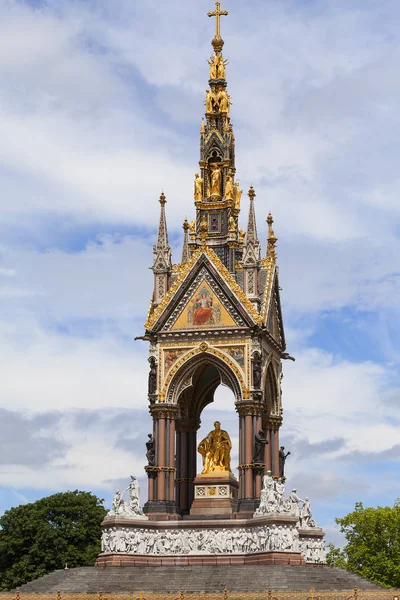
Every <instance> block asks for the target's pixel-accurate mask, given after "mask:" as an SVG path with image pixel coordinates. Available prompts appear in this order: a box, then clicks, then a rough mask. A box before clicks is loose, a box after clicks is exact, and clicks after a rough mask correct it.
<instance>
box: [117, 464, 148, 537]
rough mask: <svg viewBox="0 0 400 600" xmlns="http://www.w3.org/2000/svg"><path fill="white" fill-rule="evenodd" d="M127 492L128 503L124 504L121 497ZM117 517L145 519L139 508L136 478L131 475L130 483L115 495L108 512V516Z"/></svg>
mask: <svg viewBox="0 0 400 600" xmlns="http://www.w3.org/2000/svg"><path fill="white" fill-rule="evenodd" d="M127 491H129V503H127V502H125V501H124V499H123V495H124V493H125V492H127ZM117 515H121V516H124V517H130V518H133V519H147V517H146V516H145V515H144V514H143V511H142V509H141V507H140V492H139V484H138V481H137V479H136V477H134V476H133V475H131V481H130V483H129V485H128V487H127V488H126V489H125V490H124V491H123V492H122V494H121V492H120V491H119V490H118V491H117V492H116V493H115V496H114V498H113V502H112V508H111V510H110V511H109V513H108V516H109V517H115V516H117ZM122 543H123V542H122Z"/></svg>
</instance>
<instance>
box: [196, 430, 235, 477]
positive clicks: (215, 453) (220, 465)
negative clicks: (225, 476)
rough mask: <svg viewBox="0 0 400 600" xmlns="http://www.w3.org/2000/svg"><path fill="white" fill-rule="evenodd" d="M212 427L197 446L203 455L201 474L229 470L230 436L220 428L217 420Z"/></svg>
mask: <svg viewBox="0 0 400 600" xmlns="http://www.w3.org/2000/svg"><path fill="white" fill-rule="evenodd" d="M214 428H215V429H213V431H210V433H209V434H208V435H207V436H206V437H205V438H204V440H202V441H201V442H200V444H199V446H198V448H197V450H198V452H199V453H200V454H201V456H202V457H203V470H202V472H201V474H202V475H207V474H209V473H217V472H228V473H230V471H231V449H232V442H231V438H230V437H229V434H228V432H227V431H224V429H221V423H220V422H219V421H216V422H215V423H214Z"/></svg>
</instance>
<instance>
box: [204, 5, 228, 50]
mask: <svg viewBox="0 0 400 600" xmlns="http://www.w3.org/2000/svg"><path fill="white" fill-rule="evenodd" d="M207 15H208V16H209V17H215V21H216V22H215V37H214V39H213V41H212V42H211V43H212V45H213V48H214V50H215V52H221V50H222V48H223V45H224V40H223V39H222V37H221V17H225V16H227V15H229V13H228V11H227V10H221V2H215V10H213V11H210V12H208V13H207Z"/></svg>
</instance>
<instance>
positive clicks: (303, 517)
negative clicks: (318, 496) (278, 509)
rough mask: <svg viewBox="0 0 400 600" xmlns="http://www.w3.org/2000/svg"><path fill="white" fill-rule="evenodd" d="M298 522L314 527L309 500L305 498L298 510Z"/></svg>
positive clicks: (303, 525)
mask: <svg viewBox="0 0 400 600" xmlns="http://www.w3.org/2000/svg"><path fill="white" fill-rule="evenodd" d="M300 522H301V526H302V527H315V525H316V524H315V521H314V519H313V518H312V513H311V505H310V500H309V499H308V498H305V500H304V503H303V506H302V507H301V510H300Z"/></svg>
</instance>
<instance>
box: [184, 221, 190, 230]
mask: <svg viewBox="0 0 400 600" xmlns="http://www.w3.org/2000/svg"><path fill="white" fill-rule="evenodd" d="M189 229H190V225H189V221H188V220H187V219H185V220H184V221H183V231H184V232H185V233H186V231H189Z"/></svg>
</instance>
